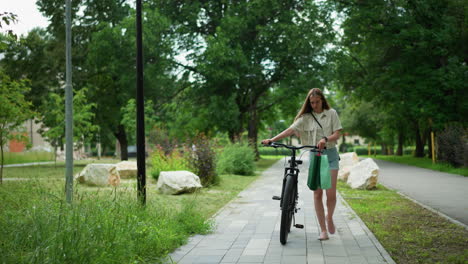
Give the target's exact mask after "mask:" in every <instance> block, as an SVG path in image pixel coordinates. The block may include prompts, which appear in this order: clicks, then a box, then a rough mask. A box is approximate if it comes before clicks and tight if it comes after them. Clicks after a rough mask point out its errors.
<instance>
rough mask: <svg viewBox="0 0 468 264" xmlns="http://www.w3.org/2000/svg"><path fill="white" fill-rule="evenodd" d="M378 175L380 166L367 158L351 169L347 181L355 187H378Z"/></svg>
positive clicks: (367, 188)
mask: <svg viewBox="0 0 468 264" xmlns="http://www.w3.org/2000/svg"><path fill="white" fill-rule="evenodd" d="M378 177H379V166H377V164H376V163H375V162H374V160H372V159H371V158H367V159H365V160H362V161H361V162H359V163H358V164H357V165H355V166H353V167H352V168H351V169H350V172H349V177H348V181H347V183H348V185H349V186H351V188H353V189H366V190H370V189H373V188H375V187H376V185H377V180H378Z"/></svg>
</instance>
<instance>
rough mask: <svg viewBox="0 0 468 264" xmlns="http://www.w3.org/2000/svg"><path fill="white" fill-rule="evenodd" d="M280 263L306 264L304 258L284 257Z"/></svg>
mask: <svg viewBox="0 0 468 264" xmlns="http://www.w3.org/2000/svg"><path fill="white" fill-rule="evenodd" d="M281 263H284V264H291V263H307V258H306V256H284V255H283V257H282V258H281Z"/></svg>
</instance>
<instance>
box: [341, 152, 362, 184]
mask: <svg viewBox="0 0 468 264" xmlns="http://www.w3.org/2000/svg"><path fill="white" fill-rule="evenodd" d="M358 163H359V158H358V155H357V154H356V152H347V153H343V154H340V169H339V170H338V179H339V180H342V181H347V180H348V177H349V173H350V171H351V168H352V167H354V166H355V165H356V164H358Z"/></svg>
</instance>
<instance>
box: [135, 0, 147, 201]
mask: <svg viewBox="0 0 468 264" xmlns="http://www.w3.org/2000/svg"><path fill="white" fill-rule="evenodd" d="M136 28H137V36H136V38H137V39H136V43H137V100H136V101H137V135H136V138H137V168H138V174H137V181H138V184H137V185H138V194H137V196H138V199H139V200H140V202H141V204H142V205H145V204H146V167H145V158H146V156H145V153H146V151H145V149H146V148H145V110H144V109H145V106H144V100H143V98H144V95H143V45H142V42H143V41H142V39H143V37H142V26H141V0H136Z"/></svg>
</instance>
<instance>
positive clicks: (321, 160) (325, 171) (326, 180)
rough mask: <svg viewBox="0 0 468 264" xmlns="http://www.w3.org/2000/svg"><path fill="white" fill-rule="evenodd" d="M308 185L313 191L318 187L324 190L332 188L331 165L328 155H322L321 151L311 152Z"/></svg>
mask: <svg viewBox="0 0 468 264" xmlns="http://www.w3.org/2000/svg"><path fill="white" fill-rule="evenodd" d="M307 186H308V187H309V189H311V190H313V191H315V190H317V189H318V188H320V189H324V190H325V189H330V188H331V176H330V167H329V165H328V156H327V155H323V154H322V155H321V154H320V153H317V154H315V155H313V154H311V156H310V167H309V177H308V178H307Z"/></svg>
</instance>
